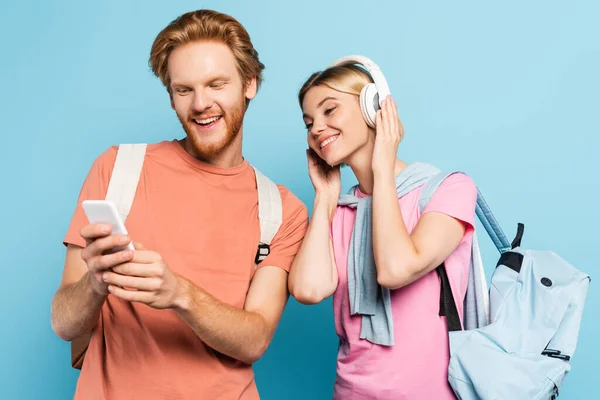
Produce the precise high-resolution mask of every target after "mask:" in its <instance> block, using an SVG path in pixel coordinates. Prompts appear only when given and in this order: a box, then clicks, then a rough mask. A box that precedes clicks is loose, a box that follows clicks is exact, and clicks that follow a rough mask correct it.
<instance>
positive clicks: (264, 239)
mask: <svg viewBox="0 0 600 400" xmlns="http://www.w3.org/2000/svg"><path fill="white" fill-rule="evenodd" d="M253 168H254V167H253ZM254 173H255V175H256V187H257V189H258V220H259V223H260V242H259V244H258V250H257V251H256V257H255V260H254V262H255V263H256V264H257V265H258V264H259V263H260V262H261V261H262V260H264V259H265V258H266V257H267V256H268V255H269V254H270V252H271V241H272V240H273V238H274V237H275V234H276V233H277V231H278V230H279V227H280V226H281V223H282V220H283V210H282V204H281V194H280V193H279V188H278V187H277V185H276V184H275V183H273V182H272V181H271V180H270V179H269V178H267V177H266V176H265V175H263V174H262V173H261V172H260V171H259V170H258V169H256V168H254Z"/></svg>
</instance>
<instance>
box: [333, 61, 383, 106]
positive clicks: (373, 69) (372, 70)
mask: <svg viewBox="0 0 600 400" xmlns="http://www.w3.org/2000/svg"><path fill="white" fill-rule="evenodd" d="M349 64H360V65H362V66H363V67H365V69H366V70H367V71H368V72H369V74H370V75H371V77H372V78H373V81H374V83H375V88H376V89H377V93H378V94H379V105H380V106H381V103H382V102H383V100H384V99H385V98H386V97H387V96H388V95H389V94H390V88H389V86H388V83H387V81H386V79H385V77H384V76H383V73H382V72H381V68H379V66H378V65H377V64H375V63H374V62H373V60H371V59H369V58H367V57H365V56H360V55H350V56H346V57H342V58H340V59H338V60H336V61H334V62H333V63H332V64H331V65H330V66H329V68H331V67H337V66H340V65H349Z"/></svg>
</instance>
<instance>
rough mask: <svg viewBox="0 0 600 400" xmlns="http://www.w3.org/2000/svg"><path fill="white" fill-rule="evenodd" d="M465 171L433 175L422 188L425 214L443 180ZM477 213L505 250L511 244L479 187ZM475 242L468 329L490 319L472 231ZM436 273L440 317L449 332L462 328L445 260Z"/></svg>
mask: <svg viewBox="0 0 600 400" xmlns="http://www.w3.org/2000/svg"><path fill="white" fill-rule="evenodd" d="M459 173H462V174H464V173H463V172H460V171H452V172H449V173H444V172H441V173H439V174H437V175H435V176H434V177H432V178H431V179H430V180H429V181H428V182H427V183H426V184H425V186H424V187H423V189H422V190H421V194H420V197H419V211H420V212H421V213H422V212H423V210H424V209H425V206H426V205H427V203H428V202H429V200H430V199H431V197H433V194H434V193H435V191H436V190H437V188H438V187H439V186H440V185H441V183H442V182H443V181H444V180H445V179H446V178H448V177H449V176H451V175H454V174H459ZM476 214H477V216H478V217H479V219H480V220H481V221H482V223H483V224H484V227H485V228H486V231H487V232H488V234H489V235H490V237H491V238H492V240H493V241H494V244H495V245H496V248H498V250H499V251H500V252H501V253H502V252H503V251H504V250H505V249H507V247H505V246H508V245H509V244H508V240H507V239H506V236H505V235H504V232H502V229H500V225H499V224H498V222H497V221H496V219H495V218H494V216H493V214H492V212H491V211H490V209H489V207H488V205H487V203H486V202H485V200H484V199H483V196H482V195H481V192H479V189H477V205H476ZM472 240H473V242H472V248H471V265H470V266H469V280H468V287H467V295H466V297H465V298H464V299H463V300H464V310H463V311H464V315H465V317H464V321H463V322H464V324H465V328H466V329H471V328H473V327H480V326H485V325H487V323H488V320H489V311H488V310H489V293H488V287H487V280H486V277H485V270H484V268H483V262H482V260H481V254H480V251H479V243H478V240H477V235H476V234H475V233H474V234H473V239H472ZM436 272H437V273H438V275H439V277H440V285H441V289H440V312H439V315H440V316H445V317H446V321H447V323H448V330H449V331H457V330H461V323H460V319H459V315H458V310H457V308H456V304H455V299H454V296H453V294H452V288H451V286H450V281H449V279H448V275H447V271H446V267H445V264H444V263H442V264H441V265H440V266H438V267H437V268H436Z"/></svg>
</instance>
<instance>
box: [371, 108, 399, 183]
mask: <svg viewBox="0 0 600 400" xmlns="http://www.w3.org/2000/svg"><path fill="white" fill-rule="evenodd" d="M375 130H376V134H375V148H374V149H373V160H372V162H371V167H372V168H373V172H375V173H391V174H392V176H393V174H394V165H395V163H396V155H397V153H398V145H399V144H400V142H401V141H402V138H404V126H403V125H402V122H401V121H400V118H399V117H398V109H397V108H396V102H395V101H394V100H393V99H392V97H391V96H388V97H386V98H385V100H384V101H383V103H382V104H381V109H380V110H378V111H377V117H376V123H375Z"/></svg>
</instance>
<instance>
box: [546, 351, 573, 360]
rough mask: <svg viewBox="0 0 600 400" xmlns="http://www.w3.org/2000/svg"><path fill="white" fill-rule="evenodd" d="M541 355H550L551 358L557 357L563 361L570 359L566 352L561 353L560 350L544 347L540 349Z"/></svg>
mask: <svg viewBox="0 0 600 400" xmlns="http://www.w3.org/2000/svg"><path fill="white" fill-rule="evenodd" d="M542 355H543V356H548V357H552V358H558V359H561V360H563V361H569V360H571V356H568V355H566V354H562V353H561V352H560V350H552V349H546V350H544V351H542Z"/></svg>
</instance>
